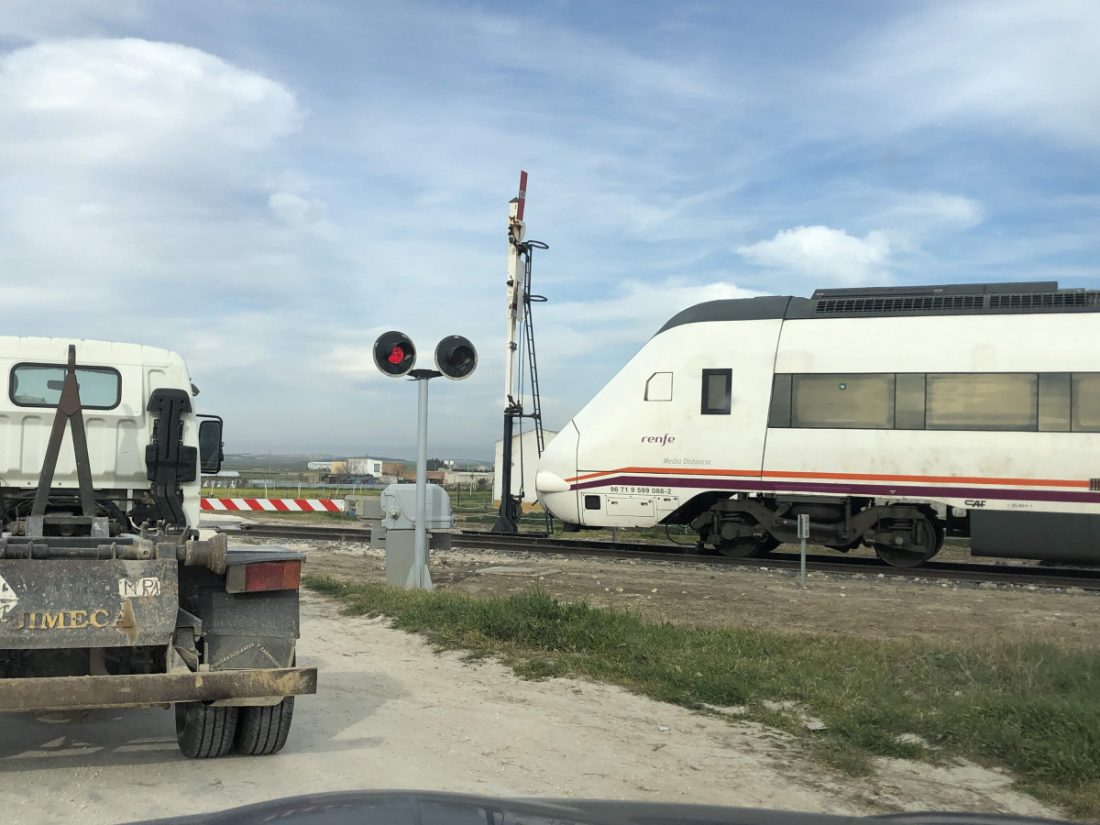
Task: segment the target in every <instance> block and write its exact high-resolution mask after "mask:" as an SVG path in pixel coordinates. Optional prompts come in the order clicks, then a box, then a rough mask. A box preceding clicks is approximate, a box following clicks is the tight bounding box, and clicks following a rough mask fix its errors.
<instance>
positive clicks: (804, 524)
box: [798, 513, 810, 588]
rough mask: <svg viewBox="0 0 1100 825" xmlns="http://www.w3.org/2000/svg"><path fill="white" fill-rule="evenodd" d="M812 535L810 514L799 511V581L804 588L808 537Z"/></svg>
mask: <svg viewBox="0 0 1100 825" xmlns="http://www.w3.org/2000/svg"><path fill="white" fill-rule="evenodd" d="M809 537H810V516H809V515H808V514H807V513H799V515H798V544H799V548H800V549H799V557H800V559H801V563H800V564H799V571H798V581H799V583H800V584H801V585H802V587H803V588H805V587H806V539H808V538H809Z"/></svg>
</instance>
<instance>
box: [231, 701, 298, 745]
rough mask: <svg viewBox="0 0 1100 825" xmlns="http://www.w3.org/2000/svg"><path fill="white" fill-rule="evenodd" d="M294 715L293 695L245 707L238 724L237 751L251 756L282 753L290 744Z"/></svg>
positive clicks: (242, 709)
mask: <svg viewBox="0 0 1100 825" xmlns="http://www.w3.org/2000/svg"><path fill="white" fill-rule="evenodd" d="M293 719H294V697H293V696H288V697H287V698H285V699H283V701H281V702H280V703H279V704H277V705H270V706H269V707H257V708H241V723H240V725H239V726H238V727H237V752H238V753H244V754H248V755H249V756H266V755H268V754H270V753H278V752H279V751H281V750H282V749H283V745H285V744H286V738H287V735H288V734H289V733H290V723H291V721H292V720H293Z"/></svg>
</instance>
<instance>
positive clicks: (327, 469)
mask: <svg viewBox="0 0 1100 825" xmlns="http://www.w3.org/2000/svg"><path fill="white" fill-rule="evenodd" d="M306 469H307V470H313V471H315V472H321V473H331V472H332V462H331V461H310V462H309V463H308V464H306Z"/></svg>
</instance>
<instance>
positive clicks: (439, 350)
mask: <svg viewBox="0 0 1100 825" xmlns="http://www.w3.org/2000/svg"><path fill="white" fill-rule="evenodd" d="M374 363H375V364H376V365H377V366H378V369H379V370H381V371H382V374H383V375H389V376H391V377H393V378H400V377H401V376H402V375H406V374H408V375H409V377H410V378H412V379H413V380H415V381H416V383H417V385H418V387H417V389H418V402H417V409H416V419H417V427H416V519H415V522H414V525H413V527H414V529H415V535H414V543H413V563H412V566H411V567H410V569H409V578H408V581H407V582H406V584H405V587H407V588H412V589H417V590H431V589H432V576H431V573H430V572H429V570H428V533H427V527H426V525H427V518H428V515H427V498H428V381H429V380H430V379H432V378H438V377H439V376H441V375H445V376H447V377H448V378H451V379H453V380H455V381H460V380H462V379H463V378H468V377H469V376H470V375H471V374H472V373H473V371H474V370H475V369H476V368H477V350H476V349H475V348H474V345H473V344H471V343H470V339H469V338H465V337H463V336H462V335H448V336H447V337H446V338H444V339H443V340H442V341H440V342H439V344H437V345H436V348H435V365H436V366H437V367H438V368H439V371H438V372H436V371H435V370H414V369H413V365H414V364H415V363H416V346H415V345H414V344H413V342H412V339H411V338H409V336H407V335H405V334H404V333H403V332H396V331H392V332H386V333H383V334H382V335H380V336H378V340H377V341H375V342H374ZM389 552H390V544H389V543H388V542H387V545H386V553H387V554H388V553H389Z"/></svg>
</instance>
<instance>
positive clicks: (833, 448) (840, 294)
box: [536, 283, 1100, 566]
mask: <svg viewBox="0 0 1100 825" xmlns="http://www.w3.org/2000/svg"><path fill="white" fill-rule="evenodd" d="M1098 341H1100V292H1096V291H1088V290H1060V289H1058V285H1057V284H1056V283H1029V284H1020V283H1017V284H970V285H952V286H928V287H906V288H879V289H849V290H819V291H817V292H815V293H814V295H813V296H812V297H811V298H797V297H781V296H769V297H762V298H750V299H745V300H727V301H712V302H709V303H705V304H699V305H697V306H693V307H690V308H689V309H686V310H684V311H682V312H680V313H679V314H677V315H676V316H674V317H673V318H672V319H671V320H669V321H668V323H666V324H665V325H664V326H663V327H662V328H661V329H660V331H659V332H658V333H657V334H656V335H654V336H653V337H652V338H651V339H650V340H649V341H648V342H646V344H645V346H643V347H642V349H641V350H640V351H639V352H638V354H637V355H635V356H634V358H633V359H631V361H630V362H629V363H628V364H627V365H626V366H625V367H623V369H622V370H621V371H620V372H619V373H618V375H616V376H615V377H614V378H613V379H612V380H611V381H610V382H609V383H608V384H607V386H605V387H604V388H603V390H601V391H600V393H599V394H598V395H597V396H596V397H595V398H594V399H592V401H591V402H589V404H588V405H587V406H586V407H585V408H584V409H583V410H581V412H580V413H578V414H577V416H576V417H575V418H573V420H572V421H571V422H570V423H569V424H568V425H567V426H566V427H564V428H563V429H562V431H561V432H560V433H559V434H558V435H557V437H556V438H555V439H554V440H553V441H552V442H551V443H550V444H549V446H548V447H547V449H546V452H545V453H544V455H543V456H542V459H541V461H540V463H539V470H538V474H537V478H536V488H537V490H538V495H539V498H540V500H541V501H542V503H543V504H544V506H546V507H547V508H548V509H549V510H550V511H551V512H552V513H553V514H554V515H555V516H557V517H558V518H560V519H562V520H564V521H565V522H566V523H567V525H569V526H570V528H572V529H575V528H577V527H597V526H599V527H606V526H638V527H645V526H651V525H655V524H691V525H692V526H693V527H694V528H695V529H696V530H697V531H698V533H699V536H700V540H701V541H702V542H704V543H705V544H708V545H711V546H713V547H714V548H715V549H717V550H718V551H720V552H722V553H725V554H729V555H737V556H744V555H753V554H757V553H762V552H767V551H768V550H770V549H772V548H774V547H775V546H776V545H777V544H779V543H780V542H786V541H795V540H796V535H797V516H798V515H799V514H802V513H805V514H808V515H809V516H810V524H811V540H813V541H815V542H817V543H822V544H826V545H829V546H832V547H836V548H838V549H851V548H854V547H857V546H859V545H860V544H867V545H870V546H872V547H874V548H875V550H876V551H877V553H878V555H879V557H880V558H882V559H883V560H884V561H886V562H888V563H890V564H894V565H900V566H910V565H914V564H920V563H921V562H923V561H924V560H926V559H928V558H930V557H931V556H933V555H934V554H935V553H936V552H937V551H938V550H939V549H940V547H941V546H942V544H943V540H944V535H945V533H946V532H950V533H952V534H957V535H964V536H965V535H968V536H970V538H971V547H972V552H973V553H975V554H979V555H995V556H1014V557H1024V558H1038V559H1059V560H1065V561H1096V560H1098V559H1100V347H1098V345H1097V342H1098Z"/></svg>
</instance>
